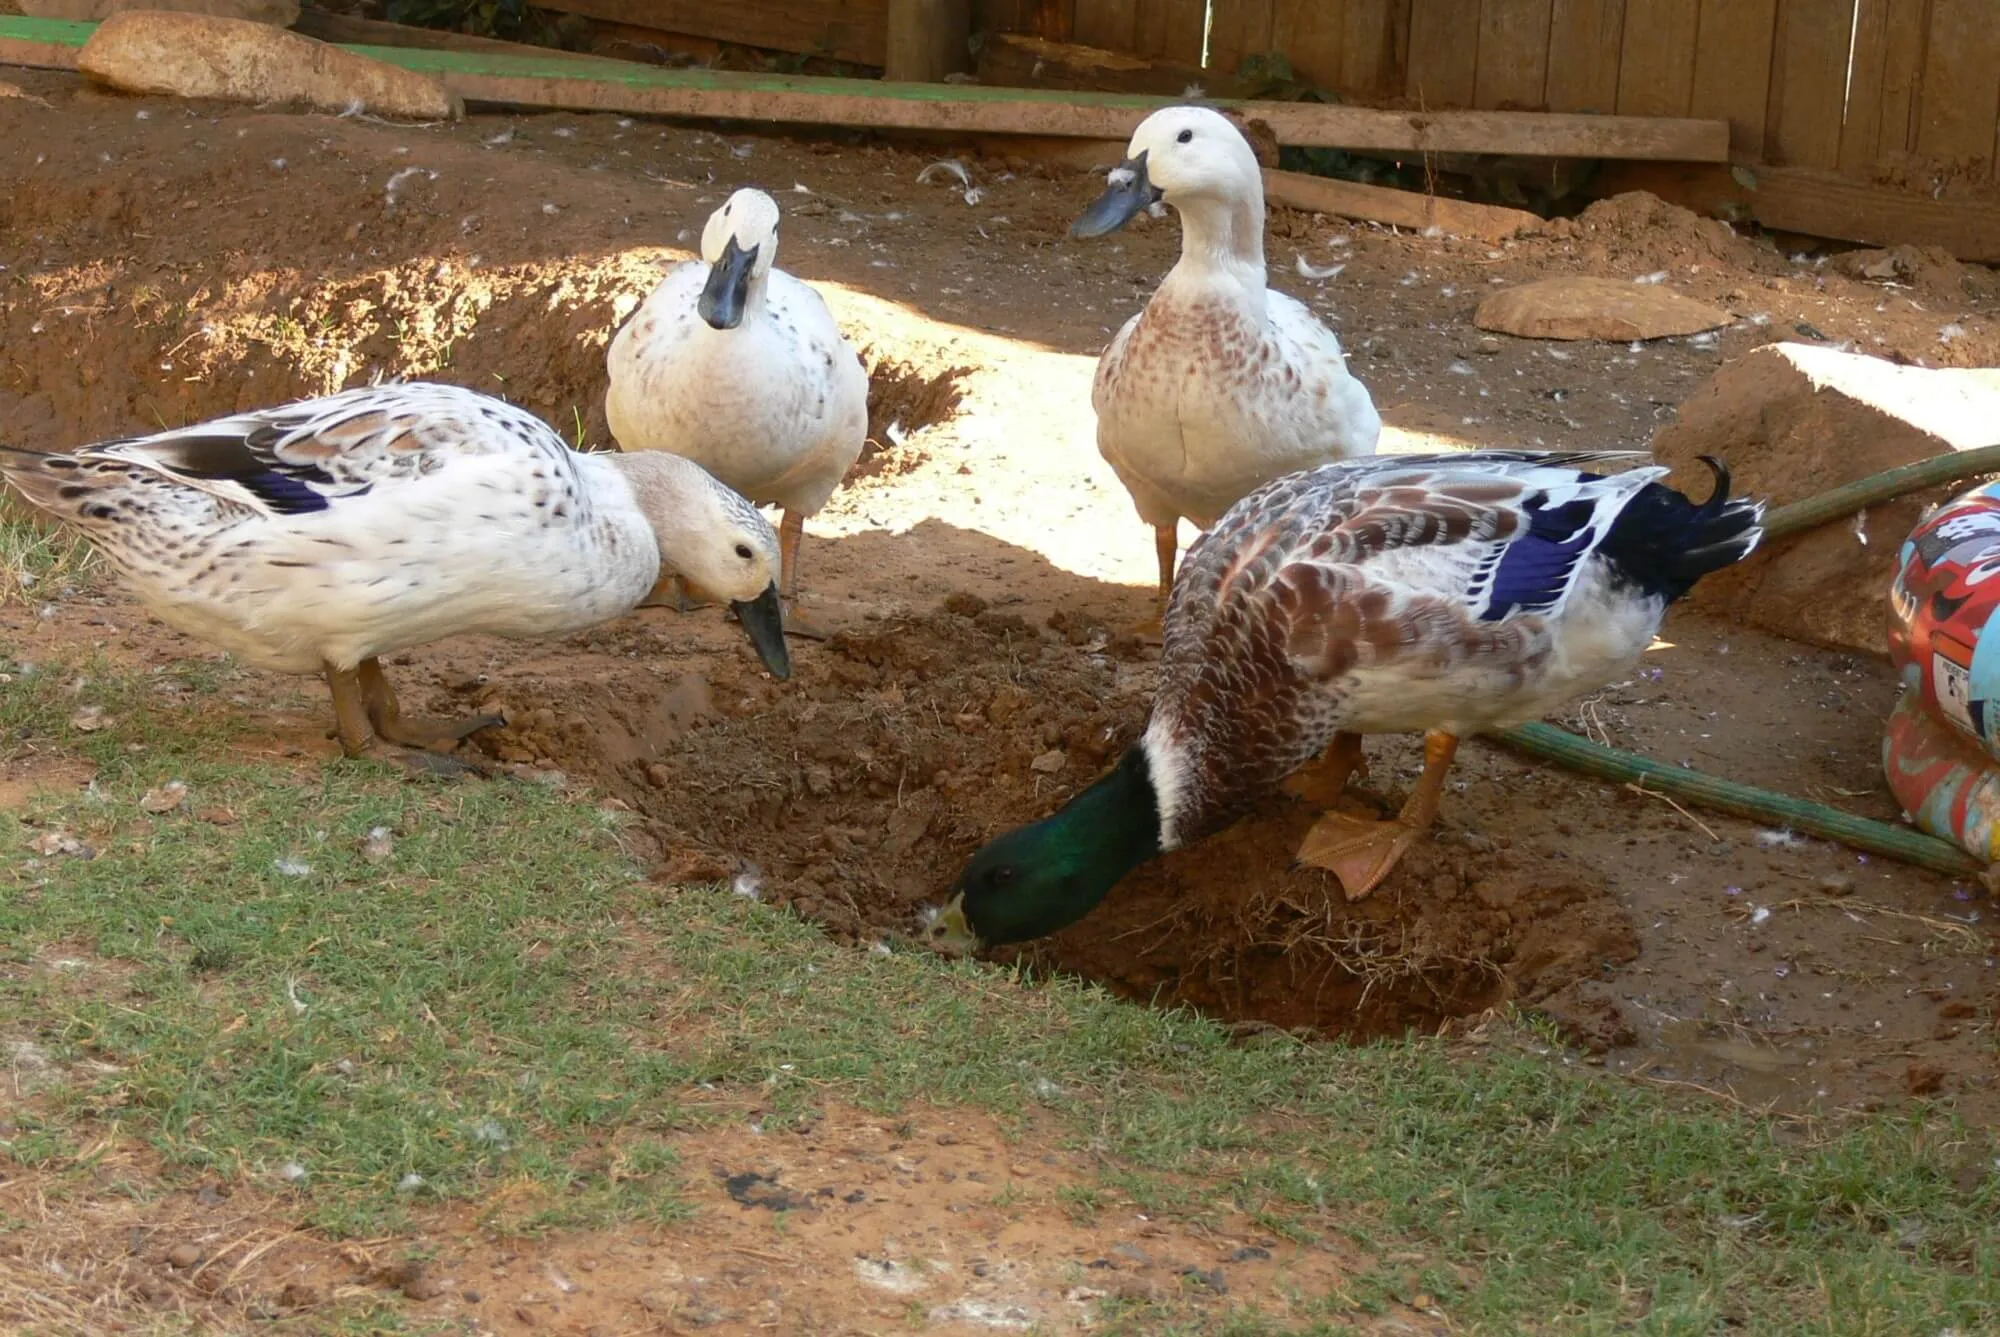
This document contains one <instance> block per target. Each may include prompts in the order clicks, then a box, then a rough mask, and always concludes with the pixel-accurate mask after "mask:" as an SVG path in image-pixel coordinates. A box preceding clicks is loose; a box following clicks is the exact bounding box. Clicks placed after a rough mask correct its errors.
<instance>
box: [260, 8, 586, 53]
mask: <svg viewBox="0 0 2000 1337" xmlns="http://www.w3.org/2000/svg"><path fill="white" fill-rule="evenodd" d="M292 31H293V32H295V33H302V34H304V35H305V36H307V37H313V38H317V39H318V40H320V41H322V42H332V43H333V44H334V45H336V46H396V47H408V48H413V49H416V50H421V51H484V52H488V53H491V54H495V55H502V56H530V57H550V56H553V57H558V58H560V59H563V60H577V61H601V62H603V63H604V64H607V65H613V66H615V65H616V63H617V62H616V60H615V58H613V57H610V56H594V55H590V54H588V53H586V52H582V51H559V50H555V49H553V48H550V47H540V46H530V45H528V44H527V43H525V42H503V41H501V40H500V39H499V38H497V37H475V36H473V35H472V34H471V33H462V32H447V31H445V30H444V29H442V28H417V27H412V26H411V25H410V24H407V23H384V22H382V21H381V20H379V19H358V18H355V17H353V16H352V15H348V14H335V13H333V12H331V11H329V10H325V9H315V8H313V7H312V6H311V5H306V6H303V7H301V8H300V10H299V21H298V22H297V23H294V24H293V25H292Z"/></svg>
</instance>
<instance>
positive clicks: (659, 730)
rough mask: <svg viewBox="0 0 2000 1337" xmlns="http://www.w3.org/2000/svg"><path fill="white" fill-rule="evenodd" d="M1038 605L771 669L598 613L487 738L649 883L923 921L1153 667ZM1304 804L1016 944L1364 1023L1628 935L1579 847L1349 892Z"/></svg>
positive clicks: (811, 913) (1116, 742)
mask: <svg viewBox="0 0 2000 1337" xmlns="http://www.w3.org/2000/svg"><path fill="white" fill-rule="evenodd" d="M1051 621H1052V622H1053V623H1054V624H1055V625H1053V626H1049V627H1032V626H1030V625H1028V624H1027V623H1026V622H1025V621H1023V620H1022V619H1021V618H1019V617H1017V616H1014V615H1011V614H1008V613H1005V612H1001V611H996V610H992V609H988V608H986V607H985V606H984V604H982V603H981V601H980V600H978V599H976V598H973V597H971V596H969V595H959V596H954V597H953V598H952V599H950V600H948V601H947V602H946V605H945V606H944V607H943V608H940V609H938V610H936V611H934V612H932V613H930V614H928V615H925V616H921V617H912V618H903V619H882V620H879V621H877V622H875V623H872V624H871V625H870V627H869V628H868V629H867V630H866V631H864V632H862V633H859V634H856V633H848V634H843V635H840V636H837V637H836V638H835V639H834V640H832V641H831V642H829V643H828V645H827V646H826V647H825V648H824V652H823V653H810V654H804V655H801V656H799V657H798V659H797V660H796V661H795V670H796V673H795V677H794V678H793V679H792V681H790V682H789V683H785V684H776V683H772V682H770V681H768V680H766V679H764V678H763V677H762V676H761V675H759V674H757V673H756V672H755V670H754V662H753V661H752V660H751V659H750V657H749V656H748V655H747V654H746V655H742V656H738V657H735V658H733V659H730V660H728V661H726V662H719V663H717V665H716V666H715V667H714V668H713V670H712V671H711V674H710V676H709V678H707V679H696V678H692V677H689V678H682V679H680V680H678V681H667V680H663V679H662V678H660V677H659V676H657V675H655V674H652V673H650V672H648V670H647V669H645V668H644V667H642V666H641V662H642V661H643V658H644V657H645V656H644V653H643V652H644V651H646V650H647V649H649V648H651V647H649V646H642V645H640V644H639V643H638V640H637V639H635V638H643V637H644V636H645V635H646V633H644V632H641V631H636V630H631V629H624V630H621V629H619V628H615V627H614V628H612V629H608V630H607V631H605V632H604V633H602V634H601V636H599V637H596V638H593V639H592V640H591V643H590V646H589V648H590V649H592V650H594V651H597V652H600V653H602V654H604V655H606V656H616V658H606V659H605V660H603V661H600V662H602V663H604V664H605V665H606V666H607V667H606V669H605V671H604V672H602V673H597V674H592V675H588V676H583V675H579V676H575V677H570V678H566V679H564V680H560V681H557V680H547V681H539V680H525V681H524V680H522V679H518V678H517V679H514V680H512V681H510V682H509V684H508V685H507V687H506V688H505V690H504V696H503V695H502V694H501V693H500V692H498V691H492V690H489V692H488V694H487V698H486V700H485V701H484V702H483V704H484V705H485V706H487V707H489V708H491V707H500V708H504V709H505V711H506V713H507V714H508V717H509V719H510V720H512V721H514V723H513V725H512V726H511V727H510V728H508V729H507V730H504V731H498V732H496V733H493V734H489V735H484V736H482V745H483V746H485V747H486V748H487V749H488V750H489V751H491V752H492V753H493V754H494V755H496V756H498V757H501V758H503V759H506V760H511V761H520V762H527V761H536V762H544V763H553V764H554V765H556V766H558V767H560V768H561V769H562V770H564V771H565V772H568V773H571V774H576V775H581V776H587V777H588V778H589V779H590V780H591V782H592V783H593V784H594V785H595V786H597V787H598V788H599V789H600V790H602V791H604V792H607V793H611V794H615V795H617V796H618V797H620V798H621V799H622V800H623V801H625V802H626V803H628V804H629V805H630V806H632V807H633V808H634V809H636V810H637V811H638V812H640V813H642V814H643V815H644V816H645V817H646V819H647V820H648V826H649V830H650V832H651V835H652V837H653V839H654V840H656V841H657V842H658V848H657V850H656V851H655V853H656V854H657V856H658V857H659V859H660V860H661V864H662V867H661V875H662V876H664V877H669V878H673V879H678V880H691V879H715V880H720V879H726V878H732V877H739V876H744V875H747V876H748V877H750V878H754V879H756V881H757V883H758V885H760V887H761V894H762V895H763V896H764V897H765V898H766V899H768V900H772V901H776V902H780V903H784V904H788V905H790V906H792V907H793V908H794V909H795V910H797V911H798V913H800V914H802V915H804V916H806V917H808V918H810V919H813V920H815V921H817V922H819V923H820V924H822V925H824V926H825V927H826V929H827V930H828V931H829V932H830V933H832V934H833V935H834V936H836V937H839V938H842V939H848V940H864V941H865V940H876V939H881V938H883V937H891V936H897V935H902V934H913V933H915V932H916V931H917V930H918V927H919V925H920V922H921V912H922V909H923V908H924V907H925V906H927V905H934V904H936V903H938V902H939V901H940V900H942V899H943V896H944V894H945V892H946V888H947V887H948V885H949V883H950V881H951V879H952V877H953V876H954V875H955V873H956V872H957V870H958V867H959V866H960V865H961V864H962V863H963V861H964V860H965V859H966V858H967V857H969V856H970V854H971V853H972V851H973V850H974V849H975V848H977V847H978V846H979V845H980V844H981V843H982V842H984V841H985V840H987V839H989V838H990V837H991V836H993V835H995V834H997V833H998V832H999V831H1001V830H1004V829H1006V828H1008V827H1011V826H1015V825H1018V824H1020V823H1023V822H1027V821H1032V820H1034V819H1036V818H1039V817H1042V816H1045V815H1047V814H1048V813H1049V812H1050V811H1052V810H1053V809H1055V808H1056V807H1057V806H1059V805H1060V804H1061V803H1063V802H1064V801H1065V800H1067V799H1068V798H1069V797H1070V796H1071V795H1073V794H1074V793H1075V792H1076V791H1078V790H1079V789H1081V788H1083V787H1084V786H1085V785H1087V784H1089V783H1090V782H1091V781H1092V780H1094V779H1095V778H1096V777H1097V776H1098V775H1100V774H1102V773H1103V771H1104V770H1105V769H1106V768H1107V767H1108V766H1109V765H1110V764H1111V763H1112V762H1113V761H1114V760H1115V759H1116V758H1117V756H1118V755H1119V753H1120V752H1121V751H1122V750H1123V749H1124V748H1125V747H1126V746H1128V745H1129V744H1130V742H1131V741H1132V740H1133V739H1134V738H1136V737H1137V735H1138V733H1139V731H1140V729H1141V727H1142V726H1143V724H1144V722H1145V718H1146V713H1147V709H1148V706H1149V703H1150V700H1151V696H1152V691H1153V686H1154V668H1153V665H1152V664H1151V663H1150V662H1146V661H1144V660H1143V659H1141V658H1140V657H1139V654H1138V647H1137V646H1136V644H1135V643H1130V642H1124V643H1120V642H1115V641H1113V640H1112V639H1111V638H1110V637H1109V636H1107V635H1106V633H1105V632H1104V631H1103V630H1102V629H1101V628H1098V627H1095V626H1091V625H1088V624H1085V623H1083V622H1082V621H1081V620H1080V619H1074V618H1065V617H1063V616H1061V615H1060V614H1059V615H1058V616H1057V617H1055V618H1053V619H1051ZM635 655H637V656H640V659H634V658H633V656H635ZM626 664H629V665H630V666H629V667H624V665H626ZM612 665H618V667H610V666H612ZM1344 801H1352V800H1351V799H1349V800H1344ZM1316 816H1317V810H1316V809H1315V808H1313V807H1311V806H1310V805H1308V804H1305V803H1303V802H1299V801H1296V800H1293V799H1290V798H1286V797H1282V796H1279V797H1274V798H1272V799H1271V800H1270V801H1268V802H1266V803H1265V804H1263V805H1262V806H1261V807H1260V808H1258V809H1257V810H1256V811H1255V812H1253V813H1252V814H1251V816H1250V817H1248V818H1247V819H1246V820H1244V821H1243V822H1241V823H1239V824H1238V825H1237V826H1235V827H1233V828H1232V829H1230V830H1228V831H1226V832H1224V833H1222V834H1221V835H1219V836H1217V837H1216V838H1214V839H1212V840H1209V841H1207V842H1204V843H1203V844H1201V845H1199V846H1196V847H1195V848H1193V849H1188V850H1182V851H1177V852H1176V853H1174V854H1173V855H1171V856H1169V857H1167V858H1165V859H1162V860H1160V861H1158V862H1156V863H1154V864H1152V865H1149V866H1147V867H1145V868H1143V869H1141V870H1139V871H1138V872H1137V873H1135V874H1133V875H1132V876H1131V877H1130V878H1128V879H1127V880H1126V881H1125V882H1124V883H1123V884H1121V885H1120V886H1119V887H1118V888H1117V889H1116V890H1115V891H1114V892H1113V893H1112V895H1111V897H1110V899H1109V900H1108V901H1107V902H1106V904H1105V905H1104V906H1103V907H1101V908H1100V909H1099V910H1098V912H1097V913H1095V914H1093V915H1092V916H1090V917H1089V918H1088V919H1087V920H1085V921H1084V922H1083V923H1082V924H1081V925H1078V926H1076V927H1074V928H1072V929H1070V930H1068V931H1067V932H1065V933H1062V934H1059V935H1057V936H1055V937H1053V938H1051V939H1048V940H1046V941H1045V942H1041V943H1037V944H1032V945H1030V946H1029V947H1027V948H1025V949H1022V950H1020V951H1019V952H1009V953H1005V954H1006V955H1018V956H1020V957H1023V958H1026V959H1031V960H1034V961H1036V962H1038V963H1041V964H1045V965H1049V966H1054V967H1057V968H1060V969H1063V970H1068V971H1074V972H1077V973H1080V974H1083V975H1087V976H1089V977H1091V978H1094V979H1098V980H1101V981H1104V982H1105V983H1107V984H1108V985H1110V986H1112V987H1113V988H1116V989H1118V990H1119V991H1121V992H1123V993H1125V994H1128V995H1130V996H1133V997H1136V998H1144V999H1153V998H1158V999H1162V1000H1165V1001H1171V1002H1185V1003H1191V1004H1194V1005H1196V1006H1199V1007H1201V1008H1203V1009H1205V1010H1208V1011H1211V1012H1213V1013H1215V1014H1217V1015H1220V1016H1223V1017H1227V1018H1230V1019H1233V1020H1244V1021H1257V1022H1264V1023H1268V1024H1271V1025H1276V1026H1281V1027H1287V1028H1291V1027H1310V1028H1313V1029H1316V1030H1321V1031H1326V1032H1340V1033H1360V1034H1379V1033H1385V1032H1395V1031H1400V1030H1402V1029H1404V1028H1406V1027H1410V1026H1429V1025H1433V1024H1435V1023H1436V1022H1437V1021H1438V1020H1440V1019H1442V1018H1445V1017H1449V1016H1455V1015H1462V1014H1465V1013H1469V1012H1476V1011H1478V1010H1480V1009H1483V1008H1485V1007H1488V1006H1491V1005H1492V1004H1494V1003H1496V1002H1499V1001H1501V1000H1502V999H1505V998H1509V997H1523V998H1528V999H1534V998H1539V997H1541V996H1544V995H1545V994H1548V993H1550V992H1552V991H1554V990H1556V989H1559V988H1561V987H1562V986H1564V985H1566V984H1568V983H1570V982H1571V981H1573V980H1576V979H1579V978H1583V977H1587V976H1590V975H1593V974H1595V973H1596V972H1597V971H1598V970H1599V968H1600V967H1601V966H1602V965H1603V964H1604V963H1605V962H1607V961H1626V960H1630V959H1631V958H1632V957H1634V956H1635V955H1636V954H1637V951H1638V943H1637V939H1636V937H1635V935H1634V933H1633V929H1632V926H1631V925H1630V923H1629V922H1628V920H1627V918H1626V916H1625V914H1624V912H1623V911H1622V910H1621V909H1620V908H1619V906H1618V905H1617V903H1616V901H1615V900H1614V899H1613V898H1612V897H1611V895H1610V893H1609V892H1608V891H1607V890H1606V889H1605V888H1604V887H1603V886H1602V885H1601V883H1600V882H1599V881H1598V880H1597V879H1595V878H1593V877H1592V876H1591V875H1590V874H1589V873H1588V871H1587V870H1586V869H1585V868H1583V867H1582V866H1581V865H1578V864H1573V863H1572V862H1571V861H1570V860H1568V859H1567V858H1566V857H1565V856H1564V855H1563V854H1562V853H1560V852H1549V851H1542V850H1529V849H1522V848H1512V849H1510V848H1506V847H1504V845H1501V844H1496V843H1495V842H1492V841H1489V840H1486V839H1485V838H1483V837H1480V836H1477V835H1472V834H1469V833H1464V832H1457V831H1453V830H1450V829H1441V830H1440V831H1439V832H1438V835H1437V838H1436V839H1435V840H1433V841H1430V842H1427V843H1424V844H1422V845H1420V846H1419V847H1418V848H1417V850H1416V851H1415V852H1414V853H1412V854H1411V855H1410V857H1409V858H1407V859H1406V860H1405V861H1404V862H1403V864H1402V866H1401V867H1400V868H1399V869H1398V871H1397V872H1396V873H1395V874H1394V875H1393V876H1392V878H1391V879H1390V881H1389V882H1388V883H1386V884H1385V885H1384V886H1383V888H1381V889H1380V890H1378V891H1377V892H1376V894H1375V895H1374V896H1372V897H1370V898H1369V899H1367V900H1365V901H1362V902H1360V903H1359V904H1356V905H1349V904H1348V903H1347V902H1346V901H1345V899H1344V898H1343V897H1342V895H1341V894H1340V890H1339V888H1338V886H1337V885H1336V884H1335V883H1334V882H1333V881H1332V880H1331V879H1330V878H1328V877H1327V876H1326V875H1325V874H1323V873H1321V872H1319V871H1318V870H1315V869H1308V868H1294V867H1292V853H1293V851H1294V850H1295V849H1296V848H1297V847H1298V844H1299V841H1300V840H1301V838H1302V837H1303V835H1304V832H1305V830H1306V828H1307V827H1308V826H1310V825H1311V824H1312V822H1313V820H1314V819H1315V817H1316ZM740 885H745V886H747V885H749V884H748V882H744V883H740Z"/></svg>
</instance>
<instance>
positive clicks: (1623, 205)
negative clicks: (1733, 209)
mask: <svg viewBox="0 0 2000 1337" xmlns="http://www.w3.org/2000/svg"><path fill="white" fill-rule="evenodd" d="M1543 231H1545V232H1546V233H1547V234H1548V235H1550V236H1552V237H1571V238H1574V239H1575V241H1576V256H1577V260H1578V262H1579V265H1580V267H1581V269H1582V271H1583V272H1587V273H1618V272H1619V271H1621V270H1624V269H1629V268H1631V267H1633V266H1640V267H1643V268H1646V269H1671V268H1676V267H1681V266H1686V265H1689V264H1718V265H1728V266H1732V267H1740V268H1743V269H1750V270H1756V269H1759V268H1763V267H1766V266H1769V265H1771V264H1773V263H1774V262H1776V261H1777V260H1778V259H1779V258H1780V257H1779V256H1778V255H1777V252H1776V251H1774V250H1772V249H1771V248H1770V247H1768V246H1759V245H1758V244H1756V243H1755V242H1753V241H1751V240H1749V239H1748V238H1746V237H1742V236H1739V235H1738V234H1737V232H1736V230H1735V229H1734V228H1732V227H1730V226H1729V224H1727V223H1725V222H1723V221H1722V220H1720V219H1717V218H1703V217H1702V216H1701V215H1700V214H1697V213H1695V212H1693V211H1692V210H1688V209H1683V208H1682V207H1681V206H1679V205H1678V204H1669V203H1667V202H1666V201H1665V200H1663V199H1661V198H1660V197H1659V196H1657V195H1654V194H1652V193H1650V192H1648V191H1643V190H1633V191H1627V192H1625V193H1624V194H1622V195H1613V196H1612V197H1611V198H1610V199H1606V200H1598V201H1597V202H1596V203H1595V204H1592V205H1591V206H1590V207H1589V208H1587V209H1585V210H1584V211H1583V212H1582V213H1580V214H1578V215H1577V216H1576V217H1575V218H1573V219H1562V218H1558V219H1554V220H1551V221H1550V222H1549V224H1548V225H1547V226H1546V227H1545V228H1544V229H1543Z"/></svg>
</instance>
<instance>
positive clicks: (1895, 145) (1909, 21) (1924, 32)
mask: <svg viewBox="0 0 2000 1337" xmlns="http://www.w3.org/2000/svg"><path fill="white" fill-rule="evenodd" d="M1883 27H1884V29H1885V30H1886V32H1887V34H1888V40H1887V42H1885V43H1884V46H1883V52H1882V93H1881V96H1880V97H1879V98H1878V99H1877V105H1878V106H1879V107H1880V108H1881V110H1880V111H1879V112H1878V113H1877V125H1876V130H1875V159H1874V160H1875V161H1876V162H1878V163H1879V162H1883V161H1885V160H1886V159H1888V158H1891V157H1895V156H1898V155H1901V154H1905V153H1914V152H1916V150H1917V121H1918V118H1919V115H1920V112H1921V108H1922V103H1923V86H1924V57H1925V54H1926V50H1927V47H1928V44H1929V42H1930V31H1931V0H1889V13H1888V17H1886V18H1885V19H1884V20H1883Z"/></svg>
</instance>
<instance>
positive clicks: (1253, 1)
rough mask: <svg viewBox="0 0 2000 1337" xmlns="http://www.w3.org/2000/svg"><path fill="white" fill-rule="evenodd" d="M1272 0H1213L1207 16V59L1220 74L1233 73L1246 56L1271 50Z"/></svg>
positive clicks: (1263, 53) (1266, 52)
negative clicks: (1212, 6)
mask: <svg viewBox="0 0 2000 1337" xmlns="http://www.w3.org/2000/svg"><path fill="white" fill-rule="evenodd" d="M1271 5H1272V0H1215V8H1214V12H1213V15H1212V17H1211V18H1210V20H1209V63H1210V65H1211V67H1212V68H1213V69H1215V70H1216V71H1217V72H1218V73H1219V74H1223V75H1230V74H1234V73H1236V67H1237V66H1239V65H1241V64H1242V63H1243V59H1244V57H1246V56H1262V55H1266V54H1268V53H1269V52H1270V50H1271Z"/></svg>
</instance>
